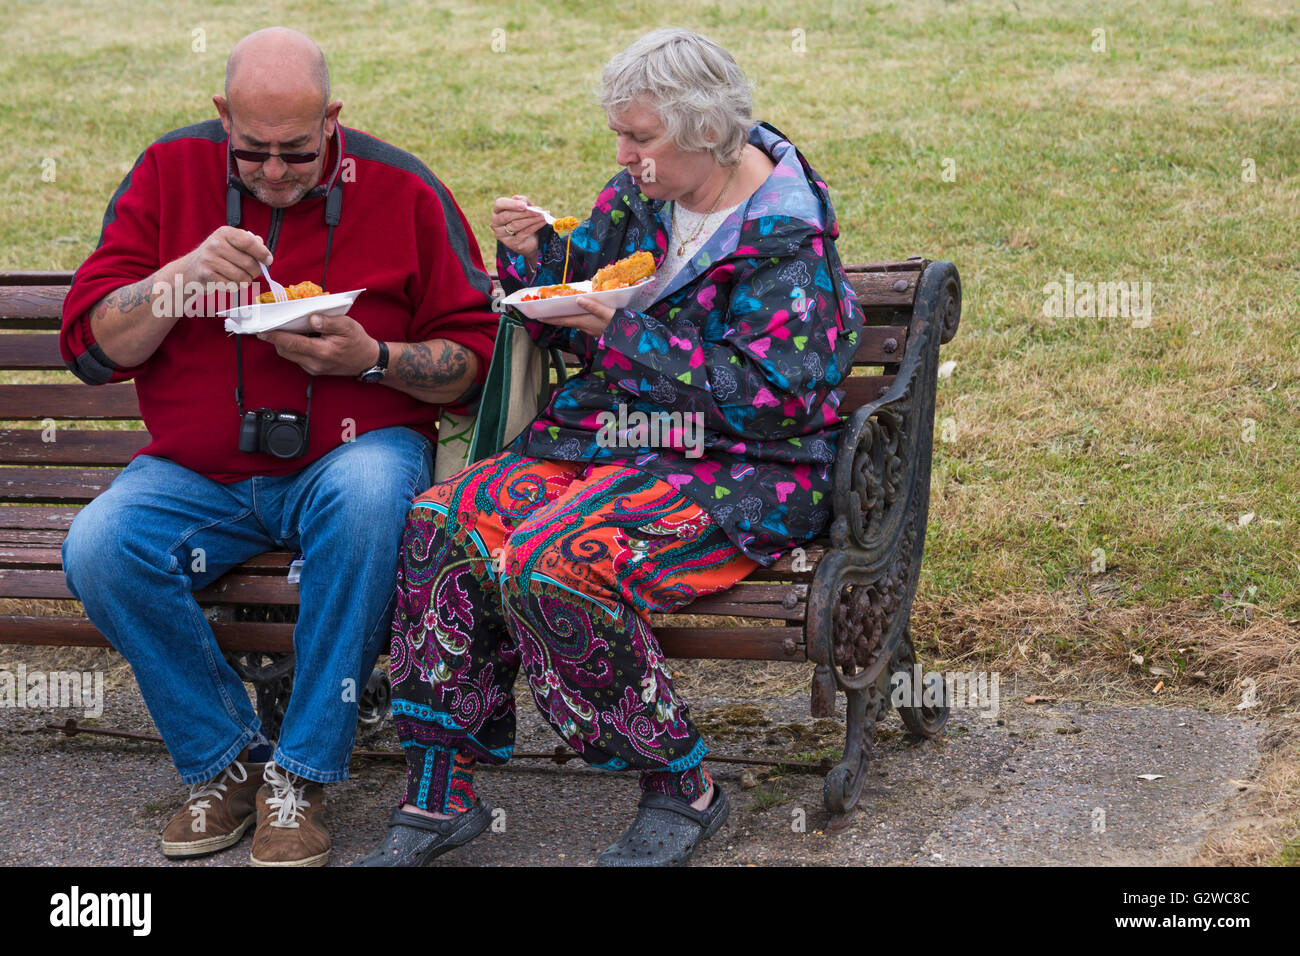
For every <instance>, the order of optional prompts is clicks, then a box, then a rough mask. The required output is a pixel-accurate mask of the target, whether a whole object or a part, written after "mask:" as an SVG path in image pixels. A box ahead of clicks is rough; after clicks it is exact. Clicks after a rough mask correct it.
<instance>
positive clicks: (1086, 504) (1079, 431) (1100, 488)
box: [0, 0, 1300, 618]
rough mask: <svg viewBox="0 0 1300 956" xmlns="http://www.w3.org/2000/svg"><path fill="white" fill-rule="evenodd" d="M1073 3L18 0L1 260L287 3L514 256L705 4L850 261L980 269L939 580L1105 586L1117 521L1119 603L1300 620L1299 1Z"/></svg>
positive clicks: (61, 227) (375, 114)
mask: <svg viewBox="0 0 1300 956" xmlns="http://www.w3.org/2000/svg"><path fill="white" fill-rule="evenodd" d="M1060 6H1061V5H1057V4H1049V3H1013V2H1010V0H1006V2H1002V3H945V2H898V3H852V4H850V3H828V4H816V5H809V4H802V3H794V2H770V3H766V4H752V5H749V4H740V3H733V2H726V3H718V4H715V5H711V6H708V5H703V4H676V3H663V2H655V3H648V2H624V3H618V4H602V5H595V4H582V3H572V2H560V0H543V2H540V3H536V4H531V5H529V7H528V8H527V9H529V10H533V11H538V15H537V17H536V19H535V20H534V21H531V22H530V21H529V20H525V19H523V14H522V13H521V12H519V11H520V8H519V6H518V5H517V4H513V3H499V4H488V3H475V4H469V3H453V4H446V3H439V4H428V5H426V4H416V3H409V4H407V3H396V2H393V3H386V2H368V3H367V2H354V3H348V4H337V5H335V4H326V3H320V2H305V3H277V2H265V3H256V4H252V3H233V2H225V3H222V2H205V3H202V4H199V3H159V2H153V3H149V2H146V3H140V2H133V3H125V2H104V3H94V4H90V3H82V4H60V3H50V2H34V0H8V2H7V3H6V4H5V6H4V9H3V12H0V89H3V91H4V95H3V96H2V97H0V184H2V185H3V188H2V189H0V269H16V268H36V269H70V268H74V267H76V266H77V265H78V263H80V262H81V260H82V259H83V258H84V257H85V256H86V255H87V254H88V253H89V252H90V250H91V249H92V247H93V245H94V242H95V240H96V238H97V236H98V232H99V220H100V217H101V215H102V212H103V208H104V205H105V203H106V202H107V199H108V197H109V195H110V194H111V193H112V191H113V189H114V188H115V187H116V185H117V183H118V181H119V180H120V179H121V177H122V175H123V174H124V173H125V172H126V170H127V169H129V167H130V165H131V163H132V162H133V161H134V159H135V157H136V156H137V154H138V153H139V152H140V151H141V150H142V149H143V148H144V147H145V146H146V145H148V143H149V142H151V141H152V140H153V139H154V138H156V137H157V136H159V135H161V134H162V133H164V132H166V131H167V130H169V129H172V128H174V127H176V126H180V125H184V124H187V123H191V122H194V121H197V120H201V119H206V118H209V117H211V116H213V115H215V114H214V111H213V109H212V106H211V101H210V97H211V94H213V93H214V92H218V91H219V90H220V87H221V82H222V77H223V73H224V63H225V55H226V53H227V51H228V50H229V48H230V46H231V44H233V42H234V41H235V40H237V39H238V38H239V37H240V36H242V35H243V34H244V33H246V32H248V31H250V30H253V29H256V28H258V27H262V26H267V25H271V24H277V23H278V24H285V25H291V26H298V27H300V28H305V29H307V30H308V31H309V32H310V33H311V34H312V35H313V36H314V37H315V38H316V39H317V40H318V41H319V42H320V43H321V45H322V47H323V48H324V50H325V52H326V54H327V56H328V57H329V60H330V63H331V67H332V70H333V82H334V89H335V93H336V95H337V97H338V98H341V99H342V100H343V101H344V103H345V107H344V112H343V116H342V119H343V121H344V122H345V123H347V124H348V125H352V126H357V127H359V128H361V129H364V130H366V131H368V132H371V133H373V134H375V135H378V136H380V137H381V138H383V139H386V140H388V141H390V142H392V143H394V144H397V145H399V146H402V147H404V148H406V149H409V150H411V151H413V152H414V153H416V154H417V155H419V156H420V157H421V158H422V159H424V160H425V161H426V162H427V163H428V164H429V166H430V167H431V168H432V169H433V170H434V171H435V172H436V173H438V174H439V175H440V176H441V177H442V178H443V180H444V181H445V182H446V183H447V185H448V186H449V187H450V188H451V190H452V191H453V193H454V194H455V195H456V197H457V199H458V200H459V202H460V204H461V206H462V208H463V209H464V210H465V212H466V214H467V216H468V217H469V219H470V221H471V223H472V224H473V225H474V227H475V229H476V231H477V233H478V238H479V241H480V244H481V246H482V249H483V252H484V256H485V258H486V259H487V260H488V261H489V262H491V261H492V259H491V257H492V254H493V250H492V247H491V246H489V244H488V242H487V240H488V239H489V238H490V234H489V232H488V230H487V226H486V222H487V216H488V210H489V207H490V205H491V202H492V199H493V198H494V197H495V196H497V195H502V194H510V193H516V192H520V193H526V194H527V195H529V196H530V197H532V198H535V199H537V200H539V201H541V202H543V203H544V204H545V205H547V206H548V207H549V208H550V209H552V210H554V211H555V212H556V213H557V214H561V213H562V212H563V213H575V214H579V215H583V214H584V213H585V210H587V209H589V208H590V203H591V201H592V199H593V198H594V196H595V193H596V191H597V189H598V187H599V186H600V185H601V184H602V183H604V181H605V180H606V179H607V178H608V177H609V176H610V175H611V174H612V173H613V172H614V171H615V163H614V141H613V136H612V134H611V133H610V132H609V131H608V130H607V129H606V128H605V117H604V116H603V114H601V113H600V111H599V110H598V108H597V107H596V106H595V105H594V99H593V92H594V88H595V84H596V80H597V78H598V75H599V71H600V68H601V66H602V64H603V63H604V62H605V61H606V60H607V59H608V58H609V57H610V56H611V55H613V54H614V53H615V52H617V51H618V50H619V49H621V48H622V47H623V46H625V45H626V44H627V43H628V42H630V41H631V40H632V39H633V38H634V37H635V36H637V35H638V34H640V33H642V32H644V31H646V30H648V29H651V28H653V27H656V26H661V25H668V24H680V25H684V26H688V27H691V28H694V29H697V30H699V31H700V32H702V33H705V34H706V35H708V36H710V37H712V38H713V39H716V40H717V41H719V42H721V43H722V44H723V45H724V46H726V47H727V48H728V49H730V50H731V51H732V52H733V54H734V55H735V56H736V58H737V59H738V61H739V62H740V64H741V66H742V67H743V68H744V69H745V70H746V71H747V73H748V74H749V76H750V77H751V78H752V79H753V80H754V81H755V82H756V90H755V98H756V107H757V115H758V116H759V117H760V118H763V119H766V120H768V121H769V122H771V123H773V124H774V125H775V126H777V127H778V128H780V129H782V130H783V131H785V132H786V133H787V134H789V135H790V136H791V137H792V138H793V139H794V140H795V141H796V143H797V144H798V145H800V147H801V148H802V149H803V151H804V152H805V154H806V155H807V156H808V157H809V158H810V160H811V161H812V163H813V164H814V166H816V167H817V168H818V170H819V171H820V172H821V173H822V174H823V176H824V177H825V178H826V180H827V181H828V182H829V183H830V185H831V187H832V190H833V195H834V196H835V199H836V203H837V206H838V210H839V215H840V219H841V224H842V227H843V229H844V236H843V238H842V240H841V252H842V255H843V258H844V260H845V261H846V262H861V261H878V260H885V259H896V258H904V257H906V256H908V255H911V254H923V255H925V256H927V257H930V258H935V259H940V258H942V259H950V260H952V261H953V262H955V263H956V264H957V266H958V268H959V269H960V271H961V275H962V279H963V282H964V294H965V308H964V315H963V319H962V327H961V331H960V333H959V335H958V337H957V339H956V340H955V341H954V342H953V343H952V344H951V345H950V346H948V347H947V348H946V349H945V353H944V358H946V359H953V360H955V361H956V363H957V366H956V371H955V373H954V374H953V376H952V377H951V378H950V379H947V380H945V381H943V382H942V383H941V384H940V387H939V395H938V410H937V419H938V421H939V422H940V423H942V422H943V421H944V420H947V419H951V425H950V428H951V429H952V434H953V435H954V440H953V441H950V442H942V441H940V442H938V443H937V445H936V458H935V469H934V478H933V492H932V510H931V515H932V519H931V520H932V524H931V531H930V539H929V544H928V548H927V553H926V571H925V577H924V580H923V584H922V589H923V590H922V596H923V597H926V598H942V599H947V600H955V601H957V602H959V603H960V602H966V601H970V602H974V601H981V600H987V599H991V598H995V597H998V596H1004V595H1015V594H1033V593H1060V592H1062V591H1063V590H1066V589H1077V587H1078V582H1079V581H1080V580H1083V579H1086V578H1087V576H1088V575H1089V574H1090V573H1091V567H1092V565H1093V562H1094V560H1096V558H1095V555H1096V551H1095V549H1099V548H1100V549H1102V550H1103V551H1104V554H1105V564H1106V575H1107V581H1108V582H1110V584H1112V585H1114V586H1115V587H1116V588H1117V589H1118V590H1117V592H1116V593H1118V594H1119V601H1120V602H1121V603H1131V604H1142V605H1146V606H1151V607H1161V606H1165V605H1171V604H1173V603H1175V602H1185V601H1188V600H1191V601H1194V602H1202V603H1203V604H1204V605H1205V606H1210V605H1211V603H1212V602H1213V601H1214V600H1215V599H1216V596H1220V595H1223V594H1227V595H1230V596H1231V599H1232V600H1237V599H1238V598H1242V597H1243V596H1244V597H1245V599H1247V600H1249V601H1250V602H1251V603H1253V604H1255V605H1258V606H1259V607H1260V608H1261V609H1264V610H1266V611H1270V612H1273V613H1276V614H1279V615H1285V616H1289V617H1292V618H1294V617H1296V616H1297V614H1298V613H1300V589H1298V588H1297V587H1296V582H1297V578H1298V577H1300V552H1298V547H1300V544H1298V542H1300V534H1298V533H1297V517H1298V516H1300V503H1298V502H1300V468H1298V467H1297V465H1298V464H1300V454H1297V448H1298V447H1300V421H1298V419H1300V416H1297V414H1296V409H1297V403H1300V376H1297V370H1296V369H1297V362H1296V357H1297V355H1298V354H1300V338H1298V335H1297V330H1296V323H1295V317H1296V312H1297V309H1296V304H1295V296H1296V292H1297V288H1298V287H1300V281H1298V279H1300V275H1298V273H1297V253H1296V245H1297V242H1296V239H1297V231H1298V230H1297V214H1298V213H1300V201H1298V199H1300V197H1298V186H1300V180H1298V179H1297V161H1298V160H1297V154H1298V150H1297V145H1298V144H1300V116H1298V115H1297V110H1296V104H1297V103H1298V102H1300V66H1298V63H1300V43H1298V42H1297V41H1298V40H1300V34H1298V33H1297V25H1298V24H1300V14H1297V12H1296V11H1295V9H1294V8H1293V7H1291V6H1290V5H1288V4H1285V3H1281V2H1277V3H1264V2H1261V3H1175V2H1160V3H1150V4H1142V5H1133V7H1135V8H1136V9H1129V8H1128V6H1127V5H1123V4H1108V3H1079V4H1067V5H1065V6H1066V7H1067V8H1068V9H1064V10H1063V9H1060ZM542 14H544V16H543V15H542ZM196 30H201V31H202V34H201V39H202V41H203V44H204V45H205V46H206V50H205V51H203V52H196V51H195V50H194V46H195V45H196V42H197V41H196V36H200V35H197V34H196V33H195V31H196ZM494 30H503V31H504V34H503V35H502V34H498V38H501V37H503V38H504V49H503V50H501V51H500V52H494V51H493V49H492V41H493V31H494ZM1096 30H1104V31H1105V32H1104V40H1105V51H1104V52H1099V51H1096V50H1094V46H1097V45H1099V42H1098V41H1099V39H1100V37H1098V35H1096V34H1095V33H1094V31H1096ZM794 31H802V32H801V33H795V32H794ZM498 45H500V43H498ZM800 46H802V50H800V49H797V48H798V47H800ZM949 160H950V161H951V162H947V161H949ZM1252 169H1253V177H1251V176H1248V175H1247V176H1245V177H1244V174H1248V173H1250V172H1251V170H1252ZM48 170H53V172H54V181H53V182H46V181H44V180H43V178H42V173H43V171H48ZM945 170H949V171H950V174H949V175H948V176H945V175H944V173H945ZM1250 178H1253V180H1254V181H1253V182H1251V181H1246V180H1247V179H1250ZM1066 274H1070V275H1072V276H1073V277H1074V281H1075V282H1084V281H1088V282H1149V283H1151V287H1152V290H1153V314H1152V321H1151V323H1150V326H1149V327H1147V328H1134V327H1132V325H1131V323H1130V321H1129V320H1128V319H1127V318H1122V317H1107V318H1093V317H1063V316H1062V317H1053V316H1048V315H1045V314H1044V310H1043V306H1044V302H1045V301H1046V296H1045V295H1044V292H1043V289H1044V287H1045V286H1046V285H1047V284H1048V283H1050V282H1052V281H1057V280H1059V281H1064V277H1065V275H1066ZM1248 420H1249V421H1248ZM1252 423H1253V424H1252ZM1247 439H1249V440H1247ZM1250 513H1253V515H1254V518H1253V519H1252V520H1250V521H1249V522H1248V523H1246V524H1244V525H1241V524H1239V523H1238V522H1239V519H1240V518H1241V516H1243V515H1246V514H1250ZM1250 588H1253V589H1254V590H1253V591H1248V589H1250Z"/></svg>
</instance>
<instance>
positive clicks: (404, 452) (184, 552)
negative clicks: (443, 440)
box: [63, 427, 433, 784]
mask: <svg viewBox="0 0 1300 956" xmlns="http://www.w3.org/2000/svg"><path fill="white" fill-rule="evenodd" d="M432 466H433V450H432V447H431V443H430V442H429V440H428V439H427V438H425V437H424V436H423V435H420V434H419V433H418V432H415V431H412V430H411V429H409V428H401V427H397V428H383V429H379V430H376V431H372V432H367V433H365V434H363V435H360V436H358V437H357V439H356V440H355V441H352V442H348V443H346V444H343V445H340V446H339V447H338V448H335V449H334V450H333V451H331V452H330V453H329V454H327V455H325V456H324V457H323V458H320V459H318V460H317V461H315V462H313V463H312V464H310V465H308V466H307V467H306V468H303V469H302V470H300V471H297V472H293V473H292V474H288V475H281V476H278V477H264V476H259V477H254V478H249V479H247V480H245V481H241V482H236V483H234V484H228V485H227V484H221V483H220V482H216V481H212V480H211V479H209V478H205V477H204V476H202V475H200V474H197V473H196V472H193V471H190V470H189V469H188V468H184V467H182V466H180V465H178V464H176V463H175V462H172V461H169V460H168V459H165V458H154V457H152V456H149V455H139V456H137V457H136V459H135V460H134V461H132V462H131V464H130V465H128V466H127V468H126V469H125V470H124V471H123V472H122V473H121V474H120V475H118V476H117V478H116V479H115V480H114V481H113V483H112V484H111V485H110V486H109V487H108V490H107V491H105V492H104V493H103V494H102V495H100V496H99V497H98V498H96V499H95V500H94V501H92V502H91V503H90V504H89V505H87V506H86V508H85V509H83V510H82V511H81V513H80V514H79V515H77V518H76V520H75V521H73V523H72V528H71V529H70V530H69V532H68V537H67V540H66V541H65V542H64V544H63V568H64V573H65V574H66V576H67V580H68V587H69V589H70V590H71V591H72V593H73V594H75V595H76V596H77V598H78V599H79V600H80V601H81V602H82V603H83V604H84V605H85V608H86V616H87V617H89V618H90V620H91V622H92V623H93V624H94V625H95V627H97V628H98V629H99V630H100V631H101V632H102V633H103V634H104V636H105V637H107V638H108V640H109V641H110V642H111V643H112V645H113V646H114V647H115V648H117V650H118V651H119V652H120V653H121V654H122V656H123V657H125V658H126V659H127V661H128V662H129V663H130V665H131V669H132V670H133V671H134V673H135V679H136V681H137V682H138V683H139V685H140V692H141V694H142V695H143V697H144V701H145V704H146V706H147V707H148V708H149V714H150V716H151V717H153V721H154V724H155V725H156V726H157V727H158V732H159V733H160V734H161V735H162V738H163V742H164V743H165V744H166V745H167V750H168V751H169V752H170V754H171V757H172V761H173V763H175V765H176V769H177V770H178V771H179V772H180V775H181V779H182V780H183V781H184V782H185V783H187V784H192V783H197V782H199V781H202V780H207V779H209V778H211V777H213V776H215V775H217V774H218V773H220V772H221V771H222V770H223V769H225V768H226V767H227V766H228V765H229V764H230V762H231V761H232V760H234V759H235V758H236V757H237V756H238V755H239V752H240V751H241V750H242V749H243V748H244V747H245V746H246V745H247V744H248V743H249V741H251V740H252V739H253V738H254V737H255V736H256V734H257V731H258V730H259V728H260V722H259V720H258V718H257V714H256V712H255V711H254V709H253V707H252V705H251V704H250V703H249V699H248V692H247V691H246V690H245V688H244V684H243V682H242V681H241V680H240V679H239V676H238V675H237V674H236V673H235V671H234V669H233V668H231V667H230V665H229V664H227V663H226V661H225V659H224V657H223V656H222V653H221V650H220V649H219V648H218V647H217V642H216V639H215V638H214V637H213V634H212V628H211V627H210V626H209V624H208V621H207V619H206V618H205V617H204V615H203V611H202V610H201V609H200V608H199V606H198V604H197V602H195V600H194V598H193V596H192V595H191V593H190V592H191V591H194V590H197V589H199V588H202V587H205V586H206V585H208V584H211V583H212V582H213V581H215V580H216V579H217V578H219V577H220V576H221V575H223V574H225V573H226V572H227V571H228V570H230V569H231V568H233V567H235V566H237V565H239V564H241V563H243V562H244V561H247V560H248V559H249V558H252V557H254V556H256V555H258V554H261V553H263V552H265V551H275V550H283V551H301V552H302V554H303V561H304V564H303V567H302V578H301V581H300V582H299V585H298V590H299V600H300V608H299V615H298V623H297V626H296V627H295V628H294V633H293V648H294V654H295V658H296V659H295V667H294V674H295V676H294V688H293V694H292V696H291V698H290V701H289V705H288V708H287V710H286V712H285V715H284V722H283V725H282V726H281V728H280V740H279V743H278V744H277V745H276V748H275V757H274V759H275V762H276V764H277V765H279V766H280V767H283V768H284V769H286V770H288V771H290V772H292V773H295V774H298V775H300V776H303V777H306V778H308V779H310V780H315V781H317V782H319V783H331V782H333V781H336V780H343V779H346V777H347V775H348V758H349V756H350V755H351V752H352V741H353V738H354V737H355V735H356V722H357V700H358V698H359V697H360V696H361V691H362V690H364V689H365V685H366V679H367V678H368V677H369V675H370V671H371V668H373V667H374V664H375V659H376V658H377V657H378V656H379V651H380V649H381V648H382V647H384V646H385V644H386V642H387V640H388V638H389V629H390V625H391V623H392V614H393V598H394V593H395V592H394V585H395V582H396V580H397V555H398V550H399V548H400V545H401V541H402V530H403V527H404V525H405V521H406V514H407V511H408V509H409V508H410V505H411V499H412V498H414V497H415V495H417V494H419V493H420V492H421V491H423V490H424V489H425V488H427V487H428V486H429V485H430V484H431V481H432V479H431V475H432Z"/></svg>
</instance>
